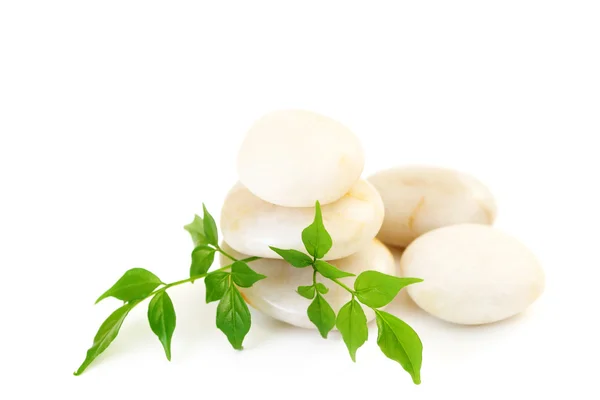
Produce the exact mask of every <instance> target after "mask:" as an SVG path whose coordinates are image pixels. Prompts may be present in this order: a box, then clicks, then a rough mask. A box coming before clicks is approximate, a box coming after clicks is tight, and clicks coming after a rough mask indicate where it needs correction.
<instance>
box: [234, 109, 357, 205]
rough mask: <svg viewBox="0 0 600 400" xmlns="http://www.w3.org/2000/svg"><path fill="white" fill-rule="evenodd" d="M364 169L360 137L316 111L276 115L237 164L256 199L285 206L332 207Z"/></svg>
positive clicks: (257, 127) (259, 128)
mask: <svg viewBox="0 0 600 400" xmlns="http://www.w3.org/2000/svg"><path fill="white" fill-rule="evenodd" d="M363 167H364V152H363V149H362V147H361V145H360V142H359V141H358V138H357V137H356V136H355V135H354V134H353V133H352V131H350V130H349V129H348V128H346V127H345V126H344V125H342V124H340V123H339V122H337V121H334V120H332V119H330V118H328V117H325V116H323V115H320V114H316V113H313V112H310V111H302V110H286V111H275V112H272V113H270V114H267V115H265V116H264V117H262V118H261V119H260V120H258V121H257V122H256V123H255V124H254V125H253V126H252V127H251V128H250V130H249V132H248V134H247V135H246V138H245V139H244V141H243V143H242V146H241V148H240V152H239V154H238V159H237V170H238V175H239V179H240V182H241V183H242V184H243V185H244V186H246V188H248V190H250V192H252V193H253V194H254V195H255V196H257V197H259V198H261V199H262V200H264V201H267V202H269V203H272V204H276V205H279V206H284V207H314V205H315V201H317V200H318V201H320V202H321V204H322V205H325V204H328V203H332V202H334V201H336V200H338V199H339V198H341V197H342V196H344V194H345V193H346V192H348V190H349V189H350V188H351V187H352V185H354V183H356V181H357V180H358V179H359V177H360V174H361V173H362V170H363Z"/></svg>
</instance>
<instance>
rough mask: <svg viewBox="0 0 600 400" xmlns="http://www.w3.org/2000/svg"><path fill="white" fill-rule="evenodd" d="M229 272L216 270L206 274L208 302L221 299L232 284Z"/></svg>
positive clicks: (205, 282)
mask: <svg viewBox="0 0 600 400" xmlns="http://www.w3.org/2000/svg"><path fill="white" fill-rule="evenodd" d="M230 283H231V282H230V280H229V272H225V271H215V272H211V273H210V274H208V275H206V278H204V284H205V285H206V303H207V304H208V303H211V302H213V301H217V300H221V299H222V298H223V295H224V294H225V292H227V289H229V285H230Z"/></svg>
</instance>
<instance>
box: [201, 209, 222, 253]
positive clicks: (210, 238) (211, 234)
mask: <svg viewBox="0 0 600 400" xmlns="http://www.w3.org/2000/svg"><path fill="white" fill-rule="evenodd" d="M202 208H203V209H204V221H203V223H204V235H205V236H206V241H207V242H208V243H209V244H212V245H213V246H218V245H219V231H218V230H217V224H216V223H215V219H214V218H213V217H212V215H210V213H209V212H208V210H207V209H206V206H205V205H204V204H202Z"/></svg>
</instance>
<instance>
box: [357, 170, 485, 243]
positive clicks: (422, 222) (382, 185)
mask: <svg viewBox="0 0 600 400" xmlns="http://www.w3.org/2000/svg"><path fill="white" fill-rule="evenodd" d="M368 180H369V182H371V183H372V184H373V186H375V188H377V190H378V191H379V193H380V194H381V198H382V199H383V203H384V204H385V219H384V221H383V226H382V227H381V231H380V232H379V235H378V238H379V239H381V241H383V242H384V243H386V244H389V245H392V246H399V247H406V246H408V244H409V243H410V242H412V241H413V240H415V239H416V238H417V237H419V236H420V235H422V234H424V233H425V232H429V231H431V230H433V229H437V228H441V227H443V226H448V225H455V224H461V223H477V224H489V225H491V224H492V223H493V222H494V219H495V218H496V203H495V201H494V197H493V196H492V194H491V193H490V191H489V190H488V189H487V188H486V187H485V186H484V185H483V184H482V183H481V182H479V181H478V180H476V179H475V178H473V177H471V176H470V175H467V174H464V173H461V172H458V171H454V170H450V169H444V168H435V167H398V168H392V169H388V170H385V171H381V172H378V173H376V174H375V175H373V176H371V177H370V178H369V179H368Z"/></svg>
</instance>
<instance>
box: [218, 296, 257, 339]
mask: <svg viewBox="0 0 600 400" xmlns="http://www.w3.org/2000/svg"><path fill="white" fill-rule="evenodd" d="M250 325H251V317H250V310H248V306H247V305H246V302H245V301H244V299H243V298H242V295H241V294H240V291H239V290H238V288H237V287H236V286H235V285H230V286H229V288H228V289H227V291H226V292H225V294H224V295H223V298H222V299H221V301H220V302H219V305H218V306H217V328H219V329H220V330H221V331H223V333H224V334H225V335H226V336H227V339H228V340H229V343H231V345H232V346H233V348H234V349H237V350H241V349H242V343H243V341H244V337H245V336H246V334H247V333H248V332H249V331H250Z"/></svg>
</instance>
